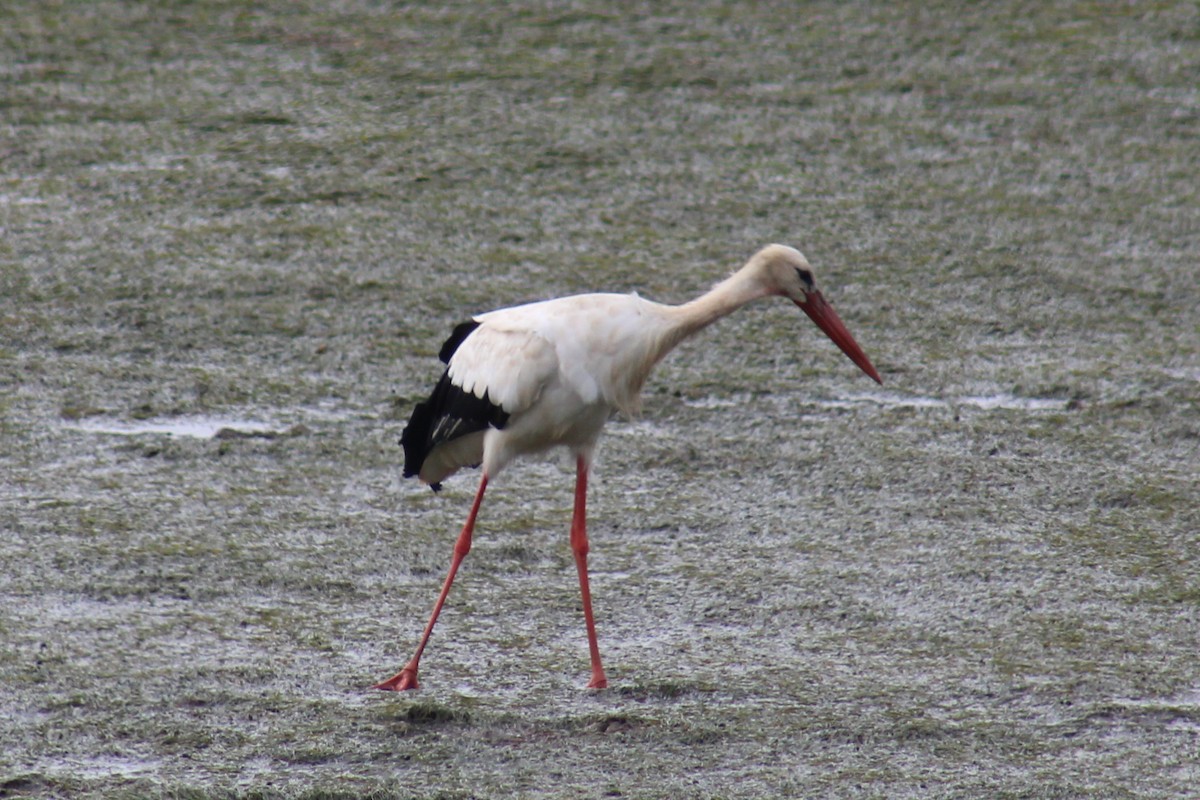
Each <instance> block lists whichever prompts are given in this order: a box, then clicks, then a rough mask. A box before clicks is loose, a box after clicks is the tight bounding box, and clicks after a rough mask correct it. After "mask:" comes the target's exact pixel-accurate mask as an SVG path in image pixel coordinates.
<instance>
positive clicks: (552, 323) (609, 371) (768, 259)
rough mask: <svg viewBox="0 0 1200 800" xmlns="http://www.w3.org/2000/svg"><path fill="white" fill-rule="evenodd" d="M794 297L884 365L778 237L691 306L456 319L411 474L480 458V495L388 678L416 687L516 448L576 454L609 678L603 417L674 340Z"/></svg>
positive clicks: (414, 446)
mask: <svg viewBox="0 0 1200 800" xmlns="http://www.w3.org/2000/svg"><path fill="white" fill-rule="evenodd" d="M772 295H775V296H781V297H785V298H787V299H789V300H791V301H793V302H794V303H795V304H796V305H797V306H799V307H800V308H801V309H803V310H804V311H805V312H806V313H807V314H808V315H809V317H811V318H812V319H813V321H814V322H815V323H816V324H817V325H818V327H820V328H821V329H822V330H823V331H825V333H826V334H827V335H828V336H829V337H830V338H831V339H833V341H834V342H835V343H836V344H837V345H838V347H840V348H841V349H842V350H843V351H844V352H845V353H846V354H847V355H848V356H849V357H850V358H851V359H852V360H853V361H854V362H855V363H856V364H858V366H859V367H860V368H861V369H863V371H865V372H866V373H867V374H868V375H869V376H870V377H872V378H873V379H874V380H876V381H879V382H881V383H882V381H881V379H880V378H879V374H878V373H877V372H876V371H875V368H874V367H873V366H872V365H871V363H870V361H869V359H867V356H866V354H865V353H863V351H862V349H861V348H860V347H859V346H858V344H857V343H856V342H855V341H854V338H853V337H852V336H851V335H850V333H849V331H848V330H847V329H846V327H845V325H844V324H843V323H842V321H841V320H840V319H839V318H838V316H837V314H836V313H835V312H834V311H833V308H832V307H831V306H830V305H829V304H828V303H827V302H826V301H825V299H824V297H823V296H822V295H821V293H820V292H819V291H818V290H817V289H816V286H815V283H814V281H813V277H812V269H811V267H810V266H809V264H808V262H807V260H806V259H805V258H804V256H803V255H802V254H801V253H800V252H799V251H798V250H795V249H793V248H791V247H785V246H783V245H769V246H767V247H765V248H763V249H762V250H760V251H759V252H758V253H756V254H755V255H754V256H753V257H752V258H751V259H750V260H749V261H748V262H747V263H746V264H745V266H743V267H742V268H741V269H740V270H738V271H737V272H735V273H734V274H733V275H731V276H729V277H728V278H727V279H725V280H724V281H722V282H720V283H718V284H717V285H716V286H715V287H713V288H712V289H711V290H710V291H709V292H707V293H705V294H704V295H702V296H700V297H699V298H697V299H695V300H693V301H691V302H689V303H684V304H682V305H677V306H672V305H665V304H662V303H655V302H652V301H650V300H645V299H643V298H641V297H638V296H637V295H636V294H633V295H622V294H582V295H575V296H572V297H564V298H559V299H555V300H545V301H542V302H536V303H529V304H526V305H521V306H515V307H512V308H505V309H500V310H498V311H492V312H488V313H485V314H480V315H478V316H475V317H474V318H473V319H472V320H470V321H469V322H465V323H462V324H461V325H459V326H458V327H456V328H455V330H454V332H453V334H452V335H451V336H450V338H449V339H448V340H447V341H446V343H445V344H444V345H443V347H442V349H441V352H440V354H439V355H440V357H441V359H442V360H443V361H444V362H446V370H445V372H444V374H443V375H442V378H441V380H440V381H439V382H438V384H437V386H436V387H435V388H434V391H433V393H432V394H431V396H430V398H429V399H428V400H426V401H425V402H423V403H419V404H418V405H417V407H416V408H415V409H414V411H413V414H412V417H411V418H410V420H409V424H408V426H407V427H406V428H405V430H404V434H403V436H402V438H401V444H402V445H403V446H404V454H405V466H404V474H405V476H406V477H408V476H418V477H419V478H420V480H421V481H422V482H424V483H427V484H429V485H430V486H432V487H433V488H434V489H435V490H436V489H438V488H439V487H440V483H441V481H442V480H444V479H446V478H447V477H449V476H450V475H452V474H454V473H455V472H457V471H458V470H459V469H461V468H463V467H467V466H477V465H482V467H483V476H482V478H481V481H480V486H479V490H478V492H477V494H476V498H475V503H474V504H473V506H472V509H471V513H470V515H469V516H468V518H467V524H466V526H464V528H463V531H462V533H461V534H460V536H459V540H458V543H457V544H456V546H455V558H454V560H453V561H452V562H451V569H450V574H449V576H448V577H447V579H446V583H445V585H444V587H443V590H442V595H441V596H440V597H439V599H438V602H437V604H436V605H435V607H434V612H433V615H432V616H431V618H430V621H429V624H428V626H427V627H426V630H425V635H424V636H423V638H422V640H421V644H420V646H419V647H418V649H417V654H416V655H415V656H414V657H413V659H412V661H411V662H410V663H409V665H408V666H406V667H405V669H404V670H402V671H401V672H400V673H398V674H397V675H396V676H394V677H393V678H391V679H389V680H388V681H385V682H384V683H382V684H379V686H378V687H377V688H382V689H408V688H415V687H416V685H417V683H416V667H417V661H418V660H419V658H420V655H421V652H422V651H423V649H424V647H425V643H426V641H427V640H428V637H429V633H430V631H431V630H432V628H433V624H434V622H435V621H436V619H437V615H438V613H439V611H440V609H441V606H442V603H443V602H444V600H445V597H446V594H447V593H448V591H449V588H450V584H451V582H452V581H453V578H454V574H455V572H456V571H457V569H458V565H459V564H460V563H461V561H462V558H463V557H465V555H466V552H467V551H468V550H469V549H470V538H471V531H472V530H473V528H474V522H475V515H476V513H477V512H478V510H479V505H480V502H481V501H482V498H483V493H484V490H485V488H486V486H487V483H488V480H489V478H492V477H495V476H496V475H498V474H499V473H500V471H501V470H503V469H504V467H505V466H507V465H508V464H509V463H510V462H511V461H512V460H513V459H514V458H516V457H518V456H521V455H525V454H528V453H535V452H539V451H543V450H546V449H549V448H552V447H555V446H565V447H567V448H568V449H569V450H570V451H571V453H572V454H573V455H574V456H575V457H576V464H577V482H576V497H575V517H574V520H573V522H572V527H571V542H572V549H573V550H574V551H575V556H576V565H577V566H578V568H579V577H580V585H581V589H582V592H583V596H584V616H585V619H586V621H587V627H588V636H589V644H590V647H591V655H592V682H591V683H590V684H589V686H592V687H600V686H603V685H605V683H606V680H605V678H604V673H603V669H602V668H601V667H600V656H599V650H598V647H597V644H596V637H595V630H594V625H593V622H592V611H591V600H590V595H589V592H588V588H587V567H586V555H587V547H588V545H587V536H586V529H585V520H584V516H585V515H584V512H583V509H584V502H585V495H586V482H587V472H588V468H589V466H590V463H591V458H592V453H593V450H594V448H595V446H596V441H597V439H598V437H599V435H600V431H601V429H602V428H603V427H604V423H605V422H606V421H607V420H608V419H609V418H610V417H611V416H612V414H613V413H614V412H616V411H619V412H622V413H624V414H626V415H629V416H632V415H635V414H637V413H638V411H639V409H640V405H641V402H640V394H641V390H642V387H643V385H644V384H645V382H646V379H647V377H648V376H649V375H650V372H651V370H652V369H653V368H654V365H655V364H657V363H658V362H659V361H661V360H662V358H663V357H664V356H666V355H667V353H669V352H670V351H671V350H672V349H673V348H674V347H675V346H676V345H678V344H679V343H680V342H682V341H683V340H684V339H686V338H687V337H689V336H691V335H693V334H695V333H696V332H698V331H700V330H701V329H703V328H705V327H706V326H708V325H710V324H712V323H713V322H715V321H716V320H718V319H720V318H722V317H724V316H726V315H727V314H729V313H731V312H732V311H734V310H736V309H738V308H740V307H742V306H744V305H746V304H747V303H749V302H751V301H753V300H756V299H759V298H763V297H768V296H772Z"/></svg>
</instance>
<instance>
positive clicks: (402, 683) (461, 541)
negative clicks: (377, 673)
mask: <svg viewBox="0 0 1200 800" xmlns="http://www.w3.org/2000/svg"><path fill="white" fill-rule="evenodd" d="M487 482H488V479H487V473H484V475H483V478H482V479H481V480H480V481H479V491H477V492H476V493H475V502H474V503H473V504H472V505H471V513H470V514H468V515H467V522H466V524H465V525H463V529H462V533H460V534H459V535H458V541H457V542H455V543H454V558H453V559H452V560H451V561H450V574H448V575H447V576H446V582H445V583H444V584H442V593H441V594H440V595H438V599H437V602H436V603H435V604H434V606H433V613H432V614H431V615H430V616H429V624H428V625H426V626H425V633H424V634H422V636H421V643H420V644H419V645H417V652H415V653H413V657H412V659H411V660H410V661H409V662H408V663H407V664H406V665H405V666H404V669H402V670H400V671H399V672H397V673H396V674H395V675H393V676H392V677H390V678H388V679H387V680H386V681H384V682H383V683H377V684H375V685H374V686H372V687H371V688H372V689H383V690H384V691H391V692H398V691H402V690H404V689H416V688H417V686H418V684H417V666H418V664H419V662H420V661H421V653H423V652H425V645H426V643H428V642H429V634H430V633H432V632H433V624H434V623H435V622H437V618H438V614H440V613H441V612H442V604H443V603H445V602H446V595H448V594H450V584H452V583H454V574H455V573H456V572H458V565H459V564H461V563H462V560H463V559H464V558H466V557H467V553H469V552H471V533H472V531H474V530H475V517H476V515H478V514H479V504H480V503H482V502H483V491H484V489H486V488H487Z"/></svg>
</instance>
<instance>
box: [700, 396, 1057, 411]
mask: <svg viewBox="0 0 1200 800" xmlns="http://www.w3.org/2000/svg"><path fill="white" fill-rule="evenodd" d="M750 400H751V396H750V395H748V394H734V395H730V396H728V397H713V396H709V397H701V398H697V399H690V400H684V401H683V402H684V405H687V406H689V407H691V408H702V409H720V408H732V407H734V406H739V405H744V404H746V403H748V402H750ZM787 402H789V403H791V402H793V401H792V399H791V398H788V400H787ZM1067 402H1068V401H1067V400H1065V399H1058V398H1052V397H1018V396H1017V395H1013V394H993V395H967V396H963V397H954V398H940V397H923V396H921V395H902V394H897V393H894V392H863V393H858V394H847V395H843V396H841V397H836V398H833V399H829V400H810V401H807V404H809V405H814V406H817V407H819V408H839V409H855V408H862V407H863V406H878V407H880V408H917V409H922V408H938V409H943V408H944V409H950V408H962V407H963V406H967V407H971V408H978V409H980V410H982V411H995V410H998V409H999V410H1005V411H1062V410H1064V409H1066V407H1067Z"/></svg>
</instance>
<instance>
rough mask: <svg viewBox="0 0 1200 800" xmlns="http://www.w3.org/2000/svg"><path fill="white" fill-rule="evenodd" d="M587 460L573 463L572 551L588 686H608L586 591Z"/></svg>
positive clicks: (601, 687) (589, 599)
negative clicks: (585, 643)
mask: <svg viewBox="0 0 1200 800" xmlns="http://www.w3.org/2000/svg"><path fill="white" fill-rule="evenodd" d="M587 473H588V468H587V462H586V461H585V460H584V458H583V456H580V457H579V459H578V461H577V462H576V464H575V515H574V517H573V518H572V519H571V550H572V551H573V552H574V553H575V567H576V569H578V570H579V591H580V593H581V594H582V595H583V621H584V622H585V623H587V634H588V648H589V649H590V651H591V655H592V680H591V682H590V683H588V688H589V689H604V688H607V687H608V678H606V677H605V676H604V667H603V666H601V664H600V645H599V643H597V641H596V621H595V619H594V618H593V617H592V593H591V592H590V591H589V590H588V568H587V554H588V538H587Z"/></svg>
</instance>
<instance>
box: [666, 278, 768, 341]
mask: <svg viewBox="0 0 1200 800" xmlns="http://www.w3.org/2000/svg"><path fill="white" fill-rule="evenodd" d="M770 293H771V292H770V290H769V289H768V288H767V287H766V285H765V284H764V283H763V281H762V280H761V278H760V276H759V274H758V270H757V269H754V267H753V266H746V267H743V268H742V269H740V270H738V271H737V272H735V273H733V274H732V275H730V276H729V277H728V278H726V279H725V280H723V281H721V282H720V283H718V284H717V285H716V286H714V287H713V288H712V289H710V290H709V291H708V292H706V293H704V294H703V295H701V296H700V297H697V298H696V299H695V300H693V301H691V302H690V303H684V304H683V305H681V306H675V308H674V309H673V314H672V316H673V317H674V320H673V322H674V326H673V327H674V328H675V331H674V332H675V333H676V338H675V342H674V343H673V344H678V343H679V342H681V341H683V340H684V339H686V338H687V337H689V336H691V335H692V334H694V333H698V332H699V331H701V330H703V329H704V328H707V327H708V326H709V325H711V324H713V323H714V322H716V321H717V320H719V319H721V318H722V317H725V316H727V315H729V314H731V313H733V312H734V311H737V310H738V309H739V308H741V307H742V306H744V305H746V304H747V303H749V302H751V301H753V300H757V299H759V298H760V297H766V296H767V295H768V294H770Z"/></svg>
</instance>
